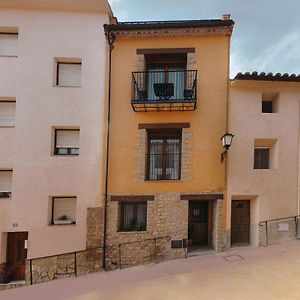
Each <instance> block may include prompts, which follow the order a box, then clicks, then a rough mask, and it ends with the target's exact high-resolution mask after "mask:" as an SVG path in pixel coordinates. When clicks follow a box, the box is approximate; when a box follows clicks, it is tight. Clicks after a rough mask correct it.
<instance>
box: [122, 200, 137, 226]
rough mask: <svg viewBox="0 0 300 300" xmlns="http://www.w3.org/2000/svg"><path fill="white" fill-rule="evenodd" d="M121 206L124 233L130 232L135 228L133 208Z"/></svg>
mask: <svg viewBox="0 0 300 300" xmlns="http://www.w3.org/2000/svg"><path fill="white" fill-rule="evenodd" d="M122 205H123V228H122V230H124V231H132V230H133V227H134V226H135V220H134V207H133V205H132V204H127V203H125V204H122Z"/></svg>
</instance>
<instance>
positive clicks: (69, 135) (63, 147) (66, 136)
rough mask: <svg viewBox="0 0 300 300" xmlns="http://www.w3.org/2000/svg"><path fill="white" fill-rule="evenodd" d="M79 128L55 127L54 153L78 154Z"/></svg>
mask: <svg viewBox="0 0 300 300" xmlns="http://www.w3.org/2000/svg"><path fill="white" fill-rule="evenodd" d="M79 132H80V130H79V129H55V145H54V154H55V155H79Z"/></svg>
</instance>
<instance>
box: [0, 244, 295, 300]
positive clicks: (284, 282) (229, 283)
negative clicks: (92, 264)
mask: <svg viewBox="0 0 300 300" xmlns="http://www.w3.org/2000/svg"><path fill="white" fill-rule="evenodd" d="M0 299H1V300H2V299H9V300H13V299H43V300H47V299H55V300H56V299H76V300H92V299H110V300H118V299H122V300H126V299H130V300H132V299H143V300H148V299H149V300H150V299H151V300H156V299H157V300H158V299H163V300H168V299H172V300H174V299H175V300H176V299H180V300H183V299H191V300H193V299H201V300H205V299H239V300H240V299H251V300H252V299H264V300H267V299H272V300H274V299H284V300H286V299H289V300H290V299H300V241H292V242H289V243H286V244H279V245H273V246H269V247H261V248H241V249H237V250H232V251H230V252H226V253H217V254H206V255H202V256H197V257H193V258H189V259H181V260H176V261H170V262H166V263H161V264H158V265H148V266H139V267H135V268H130V269H126V270H122V271H113V272H107V273H97V274H92V275H88V276H84V277H79V278H68V279H62V280H56V281H52V282H49V283H44V284H39V285H35V286H30V287H24V288H19V289H14V290H9V291H3V292H0Z"/></svg>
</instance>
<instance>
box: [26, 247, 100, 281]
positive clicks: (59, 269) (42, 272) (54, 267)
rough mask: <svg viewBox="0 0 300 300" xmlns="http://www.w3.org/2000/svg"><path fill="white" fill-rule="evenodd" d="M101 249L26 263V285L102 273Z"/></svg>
mask: <svg viewBox="0 0 300 300" xmlns="http://www.w3.org/2000/svg"><path fill="white" fill-rule="evenodd" d="M102 255H103V253H102V249H101V248H93V249H88V250H85V251H81V252H74V253H68V254H63V255H57V256H50V257H45V258H39V259H33V260H32V261H31V262H30V261H29V260H28V261H27V262H26V278H25V281H26V284H31V283H32V284H35V283H42V282H46V281H50V280H54V279H59V278H65V277H76V276H81V275H86V274H89V273H93V272H99V271H102Z"/></svg>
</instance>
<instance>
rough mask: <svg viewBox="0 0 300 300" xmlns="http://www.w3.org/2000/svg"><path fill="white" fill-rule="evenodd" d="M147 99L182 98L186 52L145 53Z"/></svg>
mask: <svg viewBox="0 0 300 300" xmlns="http://www.w3.org/2000/svg"><path fill="white" fill-rule="evenodd" d="M145 59H146V64H147V74H148V76H147V77H148V79H147V86H148V99H169V98H175V99H184V92H185V90H184V85H185V74H186V73H185V70H186V63H187V55H186V53H180V54H175V53H169V54H166V53H161V54H150V55H145Z"/></svg>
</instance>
